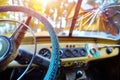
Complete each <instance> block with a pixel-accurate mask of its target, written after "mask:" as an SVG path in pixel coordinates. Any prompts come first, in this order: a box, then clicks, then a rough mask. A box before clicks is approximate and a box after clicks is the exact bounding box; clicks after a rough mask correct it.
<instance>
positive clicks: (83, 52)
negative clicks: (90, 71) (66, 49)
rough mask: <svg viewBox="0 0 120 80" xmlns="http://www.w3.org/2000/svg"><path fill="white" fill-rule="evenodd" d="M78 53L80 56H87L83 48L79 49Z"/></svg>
mask: <svg viewBox="0 0 120 80" xmlns="http://www.w3.org/2000/svg"><path fill="white" fill-rule="evenodd" d="M79 53H80V55H81V56H86V55H87V52H86V50H85V49H84V48H81V49H80V51H79Z"/></svg>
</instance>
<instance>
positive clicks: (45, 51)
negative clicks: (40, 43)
mask: <svg viewBox="0 0 120 80" xmlns="http://www.w3.org/2000/svg"><path fill="white" fill-rule="evenodd" d="M39 54H40V55H41V56H43V57H46V58H48V59H50V57H51V52H50V50H49V49H47V48H42V49H41V50H40V51H39Z"/></svg>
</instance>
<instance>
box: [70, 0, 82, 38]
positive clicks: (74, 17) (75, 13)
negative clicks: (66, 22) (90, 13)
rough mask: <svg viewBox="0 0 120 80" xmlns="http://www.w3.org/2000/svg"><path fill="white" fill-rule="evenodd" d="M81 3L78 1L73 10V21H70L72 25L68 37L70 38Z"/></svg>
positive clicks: (80, 0)
mask: <svg viewBox="0 0 120 80" xmlns="http://www.w3.org/2000/svg"><path fill="white" fill-rule="evenodd" d="M81 3H82V0H78V2H77V6H76V8H75V12H74V16H73V19H72V24H71V27H70V32H69V37H71V36H72V33H73V30H74V27H75V23H76V20H77V18H78V15H79V10H80V7H81Z"/></svg>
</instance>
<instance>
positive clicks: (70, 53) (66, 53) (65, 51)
mask: <svg viewBox="0 0 120 80" xmlns="http://www.w3.org/2000/svg"><path fill="white" fill-rule="evenodd" d="M86 55H87V52H86V50H85V48H62V49H61V50H60V58H74V57H84V56H86Z"/></svg>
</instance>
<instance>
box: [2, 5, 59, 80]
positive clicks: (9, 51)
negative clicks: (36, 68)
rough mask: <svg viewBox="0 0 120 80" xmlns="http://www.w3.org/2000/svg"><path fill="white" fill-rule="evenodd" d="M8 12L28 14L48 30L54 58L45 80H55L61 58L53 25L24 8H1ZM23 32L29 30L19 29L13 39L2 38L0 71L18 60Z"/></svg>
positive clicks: (52, 57)
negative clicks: (18, 50)
mask: <svg viewBox="0 0 120 80" xmlns="http://www.w3.org/2000/svg"><path fill="white" fill-rule="evenodd" d="M8 11H12V12H23V13H26V14H28V15H30V16H32V17H35V18H37V19H38V20H39V21H40V22H41V23H42V24H44V26H45V27H46V28H47V30H48V32H49V34H50V38H51V42H52V56H51V60H50V65H49V68H48V71H47V73H46V75H45V77H44V80H54V79H55V76H56V73H57V70H58V64H59V59H60V58H59V41H58V37H57V35H56V33H55V31H54V29H53V27H52V25H51V24H50V22H49V21H48V20H47V19H46V18H45V17H43V16H42V15H40V14H39V13H37V12H35V11H34V10H32V9H29V8H26V7H23V6H0V12H8ZM23 30H25V31H26V30H27V29H26V28H24V29H21V28H18V29H17V31H15V32H16V33H15V34H14V33H13V35H12V37H11V38H8V37H6V36H0V70H3V69H5V68H6V67H7V65H8V64H9V63H10V62H11V61H13V60H14V59H15V58H16V56H17V49H18V47H19V45H20V43H21V41H22V39H23V38H24V33H23Z"/></svg>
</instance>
